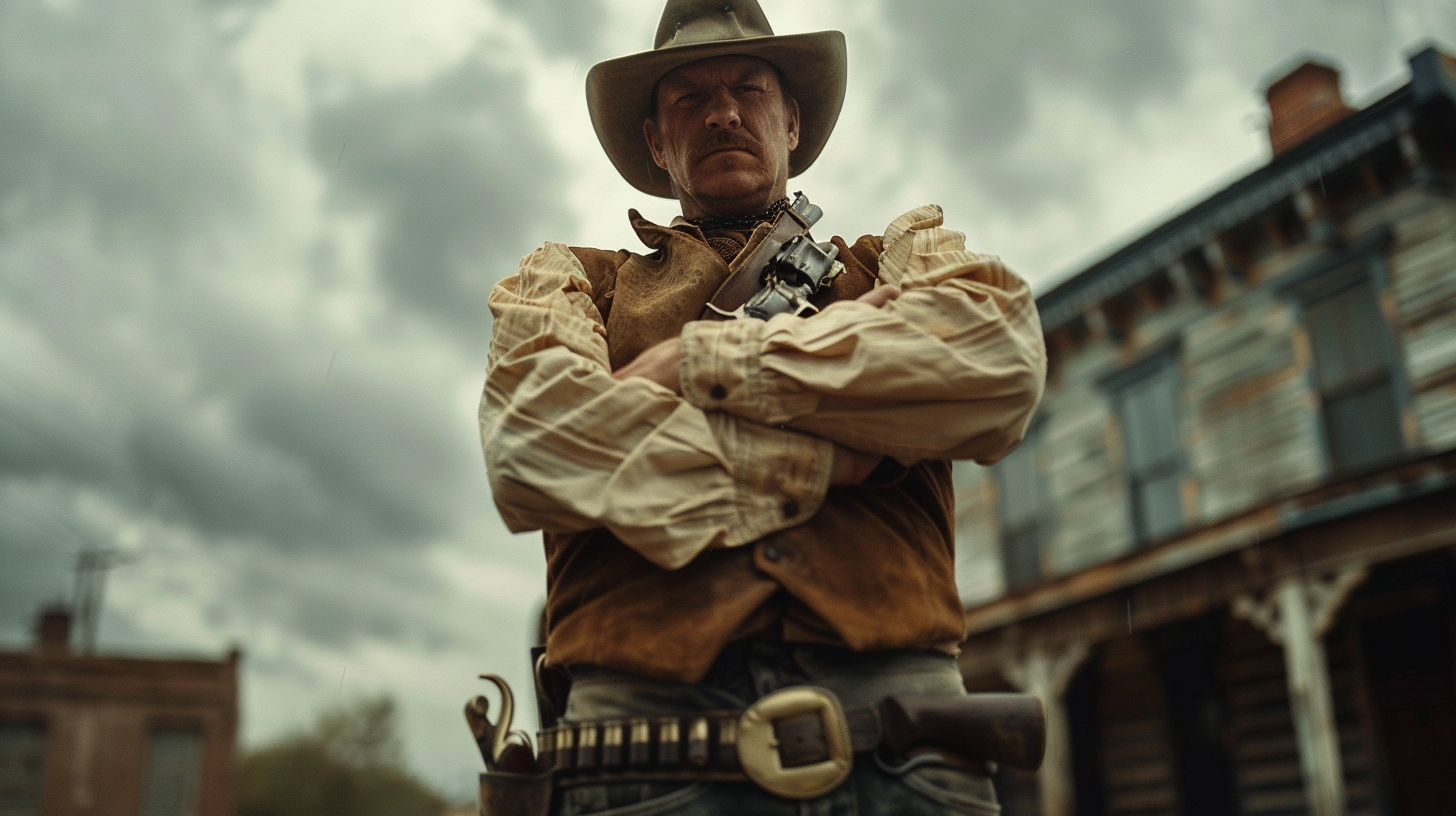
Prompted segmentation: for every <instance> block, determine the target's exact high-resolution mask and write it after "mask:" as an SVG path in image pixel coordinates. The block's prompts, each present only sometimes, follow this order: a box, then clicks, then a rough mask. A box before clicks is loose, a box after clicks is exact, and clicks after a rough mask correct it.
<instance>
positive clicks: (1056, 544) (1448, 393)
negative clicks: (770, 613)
mask: <svg viewBox="0 0 1456 816" xmlns="http://www.w3.org/2000/svg"><path fill="white" fill-rule="evenodd" d="M1346 226H1347V233H1348V234H1350V235H1358V234H1365V233H1367V232H1369V231H1371V230H1374V229H1377V228H1380V227H1381V226H1389V227H1390V228H1391V229H1392V230H1393V232H1394V236H1395V240H1394V243H1393V244H1392V246H1391V247H1390V250H1389V253H1388V255H1387V257H1386V266H1387V268H1388V270H1389V272H1390V287H1389V289H1388V290H1387V291H1386V293H1385V298H1386V302H1385V304H1384V306H1385V311H1386V314H1387V317H1388V318H1389V319H1390V320H1391V323H1392V326H1393V327H1394V329H1395V331H1396V337H1397V342H1398V345H1399V346H1400V349H1401V352H1402V356H1403V363H1404V366H1405V369H1406V370H1405V373H1404V375H1403V376H1404V379H1405V380H1406V383H1407V384H1408V385H1409V389H1410V401H1409V405H1408V406H1407V412H1406V420H1405V422H1406V426H1407V427H1406V435H1407V439H1408V441H1409V442H1410V444H1411V445H1412V447H1413V449H1415V450H1419V449H1426V450H1432V451H1434V450H1443V449H1447V448H1450V447H1451V446H1453V445H1456V203H1453V202H1452V200H1451V199H1450V198H1449V197H1444V196H1440V195H1435V194H1432V193H1430V192H1428V191H1426V190H1423V189H1420V188H1409V189H1406V190H1404V191H1401V192H1397V193H1394V194H1391V195H1388V196H1386V197H1385V198H1383V199H1381V200H1379V201H1377V202H1375V203H1373V204H1371V205H1369V206H1368V207H1366V208H1364V209H1363V210H1362V211H1361V212H1359V213H1358V215H1356V216H1353V217H1352V218H1351V220H1350V222H1349V223H1348V224H1347V225H1346ZM1317 254H1319V253H1318V252H1317V251H1315V252H1312V251H1311V248H1310V247H1309V246H1306V245H1302V244H1301V245H1294V246H1291V247H1288V248H1285V249H1279V250H1275V251H1274V252H1273V254H1271V255H1268V256H1266V257H1264V258H1262V259H1260V261H1259V262H1258V264H1257V265H1256V266H1255V268H1253V269H1251V270H1249V276H1248V281H1247V282H1240V281H1237V280H1229V281H1226V282H1225V285H1224V286H1223V288H1222V290H1221V292H1220V294H1219V300H1218V301H1217V302H1215V303H1212V304H1210V303H1206V302H1198V303H1192V302H1190V301H1189V299H1188V298H1189V296H1188V294H1187V293H1183V294H1182V295H1180V296H1179V297H1178V298H1175V301H1174V302H1173V303H1171V304H1169V305H1167V306H1165V307H1163V308H1161V309H1157V310H1152V311H1149V312H1145V313H1143V314H1140V315H1139V320H1140V322H1139V323H1138V324H1137V325H1136V326H1134V327H1133V328H1132V331H1131V335H1132V336H1131V337H1130V338H1129V339H1128V340H1127V341H1126V342H1123V343H1116V342H1114V341H1112V340H1110V339H1108V338H1106V337H1100V336H1094V337H1092V338H1091V339H1089V340H1088V341H1087V342H1086V343H1085V344H1084V345H1082V346H1081V347H1080V348H1079V349H1078V350H1077V351H1075V352H1074V353H1071V354H1069V355H1067V356H1066V357H1065V358H1064V359H1063V360H1062V362H1061V363H1060V365H1059V370H1058V371H1057V374H1056V377H1055V379H1054V380H1053V382H1051V383H1050V384H1049V386H1048V389H1047V394H1046V397H1045V399H1044V400H1043V405H1042V411H1041V413H1042V417H1043V420H1044V422H1045V425H1044V427H1043V430H1042V434H1041V441H1040V448H1041V464H1042V467H1043V475H1044V476H1045V482H1044V485H1045V487H1046V490H1047V497H1048V500H1049V503H1050V506H1051V514H1050V518H1049V535H1048V537H1047V539H1046V540H1045V542H1044V551H1043V563H1044V565H1045V566H1046V569H1047V575H1048V576H1049V577H1050V576H1054V575H1065V574H1069V573H1073V572H1076V571H1079V570H1081V569H1084V568H1086V567H1088V566H1092V565H1094V564H1098V563H1102V562H1105V561H1108V560H1111V559H1113V558H1116V557H1118V556H1121V555H1123V554H1125V553H1127V552H1128V551H1130V550H1131V549H1132V547H1133V541H1132V535H1131V529H1130V515H1129V508H1128V493H1127V487H1126V484H1125V480H1124V475H1123V461H1122V440H1121V433H1120V430H1119V428H1118V424H1117V421H1116V418H1115V417H1114V416H1113V414H1112V408H1111V405H1110V404H1109V400H1108V395H1107V393H1106V391H1105V389H1104V388H1103V386H1102V385H1101V383H1102V381H1103V380H1104V379H1105V378H1106V377H1107V376H1109V375H1111V374H1113V373H1115V372H1117V371H1119V370H1122V369H1123V368H1125V367H1126V366H1128V365H1130V364H1131V363H1133V362H1135V361H1137V360H1138V359H1140V358H1141V357H1142V356H1143V355H1144V354H1146V353H1147V352H1148V351H1149V350H1152V349H1156V348H1157V347H1159V346H1160V345H1161V344H1163V343H1165V342H1167V341H1168V340H1169V339H1170V338H1173V337H1175V336H1177V337H1179V338H1180V339H1181V352H1180V357H1179V366H1180V371H1181V374H1182V378H1183V388H1182V399H1183V403H1182V410H1183V416H1182V417H1181V426H1182V430H1183V439H1184V445H1185V450H1186V452H1187V463H1188V472H1187V475H1186V480H1185V498H1186V501H1185V505H1186V510H1187V511H1188V516H1189V520H1190V523H1191V524H1198V523H1207V522H1213V521H1216V520H1218V519H1221V518H1225V517H1227V516H1229V515H1231V514H1234V513H1238V512H1240V511H1243V510H1246V509H1248V508H1250V507H1253V506H1257V505H1259V504H1262V503H1264V502H1266V501H1269V500H1270V499H1272V498H1274V497H1277V496H1281V495H1287V494H1289V493H1291V492H1295V491H1298V490H1301V489H1304V488H1307V487H1310V486H1313V485H1314V484H1317V483H1318V482H1319V481H1320V480H1321V479H1323V478H1325V476H1326V475H1327V473H1328V466H1327V463H1326V462H1325V455H1324V450H1323V440H1322V434H1323V431H1322V428H1321V421H1320V416H1319V410H1320V408H1319V401H1318V398H1317V395H1316V394H1315V393H1314V392H1313V391H1312V389H1311V388H1310V383H1309V380H1308V369H1309V365H1310V351H1309V340H1308V337H1307V335H1306V333H1305V331H1304V328H1303V326H1302V325H1300V323H1299V319H1298V315H1297V313H1296V310H1295V309H1294V308H1293V306H1292V304H1291V302H1290V301H1289V300H1288V299H1287V298H1286V297H1283V296H1281V295H1279V294H1278V293H1277V292H1275V291H1274V288H1273V286H1271V285H1270V284H1275V283H1277V282H1278V279H1279V277H1280V274H1281V273H1282V272H1284V271H1287V270H1289V269H1291V268H1295V267H1298V266H1299V263H1297V262H1300V261H1308V260H1309V259H1310V258H1311V257H1313V256H1314V255H1317ZM995 509H996V508H995V504H994V502H992V503H989V504H988V503H986V502H984V501H980V500H978V499H976V498H975V497H974V496H972V498H971V499H970V500H969V501H968V502H967V504H966V505H965V506H963V507H962V508H960V510H959V511H958V512H959V513H960V514H961V515H963V516H964V515H966V514H970V513H991V514H993V515H994V513H995ZM961 529H962V533H963V535H962V537H961V542H962V543H961V544H960V546H962V547H964V548H967V549H970V550H974V551H975V554H974V555H973V556H972V558H971V561H972V562H974V563H975V565H976V567H975V568H976V569H988V568H991V565H990V564H989V562H987V561H986V560H985V559H986V558H988V557H991V555H993V554H996V553H998V552H999V550H998V549H997V546H998V545H997V542H996V541H995V540H994V538H995V532H994V527H993V526H991V525H987V524H982V523H964V522H963V523H962V525H961ZM968 588H970V589H971V590H972V592H970V593H969V594H968V596H967V597H968V598H974V599H975V600H976V601H981V600H989V599H990V598H991V597H994V596H992V595H990V594H989V593H990V592H992V591H993V582H985V581H972V582H970V583H969V584H968ZM996 591H998V592H999V590H996Z"/></svg>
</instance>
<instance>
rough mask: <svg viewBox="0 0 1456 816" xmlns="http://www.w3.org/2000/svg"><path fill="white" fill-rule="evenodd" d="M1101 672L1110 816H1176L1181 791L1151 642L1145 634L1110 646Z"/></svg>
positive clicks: (1104, 653)
mask: <svg viewBox="0 0 1456 816" xmlns="http://www.w3.org/2000/svg"><path fill="white" fill-rule="evenodd" d="M1098 670H1099V671H1100V673H1101V689H1100V693H1099V699H1098V709H1099V711H1098V714H1099V719H1100V721H1101V723H1102V734H1101V738H1102V745H1101V762H1102V772H1103V778H1104V779H1105V780H1106V789H1107V813H1108V816H1161V815H1162V814H1168V816H1173V814H1176V813H1177V812H1178V789H1177V783H1176V781H1175V775H1174V769H1173V752H1172V748H1171V746H1172V741H1171V740H1170V739H1169V735H1168V721H1167V714H1166V705H1165V702H1164V692H1163V680H1162V677H1161V675H1160V674H1159V673H1158V670H1157V667H1156V665H1155V664H1154V662H1153V658H1152V655H1151V654H1150V652H1149V650H1148V648H1147V645H1146V644H1145V643H1144V641H1143V639H1142V638H1140V637H1128V638H1121V639H1118V640H1115V641H1113V642H1111V643H1109V644H1107V646H1106V648H1104V649H1103V650H1102V652H1101V655H1100V657H1099V665H1098Z"/></svg>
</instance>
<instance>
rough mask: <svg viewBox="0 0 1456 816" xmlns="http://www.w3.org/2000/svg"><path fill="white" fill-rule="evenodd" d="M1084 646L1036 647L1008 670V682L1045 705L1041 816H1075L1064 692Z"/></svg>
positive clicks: (1039, 775) (1039, 788)
mask: <svg viewBox="0 0 1456 816" xmlns="http://www.w3.org/2000/svg"><path fill="white" fill-rule="evenodd" d="M1088 651H1089V649H1088V646H1087V644H1086V643H1074V644H1071V645H1069V646H1065V647H1063V648H1061V649H1060V650H1056V651H1053V650H1052V649H1050V648H1045V647H1042V648H1036V649H1033V650H1032V651H1030V652H1029V653H1027V654H1026V655H1025V656H1024V657H1023V658H1022V660H1021V661H1020V662H1019V663H1016V664H1013V665H1010V666H1008V667H1007V671H1006V674H1007V679H1009V680H1011V682H1012V683H1014V684H1015V685H1017V686H1019V687H1020V688H1021V690H1022V691H1024V692H1026V693H1027V694H1034V695H1036V696H1037V697H1040V698H1041V700H1042V704H1043V705H1045V706H1046V728H1047V734H1046V755H1045V757H1044V758H1043V759H1042V763H1041V768H1040V770H1038V771H1037V777H1036V781H1037V792H1038V794H1039V798H1040V799H1041V816H1075V814H1076V810H1077V801H1076V791H1075V789H1074V785H1073V780H1072V735H1071V728H1070V727H1069V724H1068V722H1067V703H1066V699H1065V698H1066V691H1067V684H1068V683H1070V682H1071V680H1072V675H1073V674H1075V673H1076V671H1077V667H1078V666H1080V665H1081V664H1082V661H1083V660H1085V659H1086V657H1087V653H1088Z"/></svg>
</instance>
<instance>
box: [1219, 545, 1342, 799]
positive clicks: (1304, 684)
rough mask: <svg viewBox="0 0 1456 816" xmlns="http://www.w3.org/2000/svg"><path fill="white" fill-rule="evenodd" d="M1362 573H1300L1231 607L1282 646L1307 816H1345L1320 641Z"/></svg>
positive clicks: (1335, 730)
mask: <svg viewBox="0 0 1456 816" xmlns="http://www.w3.org/2000/svg"><path fill="white" fill-rule="evenodd" d="M1367 572H1368V571H1367V569H1366V568H1365V567H1364V566H1351V567H1346V568H1345V569H1342V570H1340V571H1338V572H1335V573H1334V574H1332V575H1328V576H1325V577H1323V578H1320V579H1314V580H1311V579H1309V578H1306V577H1305V576H1304V575H1301V574H1294V575H1289V576H1286V577H1285V578H1284V579H1282V580H1281V581H1280V582H1279V584H1278V586H1277V587H1275V589H1274V592H1273V593H1272V594H1270V595H1269V596H1268V597H1266V598H1263V599H1256V598H1254V597H1251V596H1243V597H1240V598H1238V599H1237V600H1236V601H1235V603H1234V607H1233V611H1234V614H1235V615H1238V616H1239V617H1242V618H1244V619H1246V620H1248V621H1249V622H1250V623H1252V624H1254V625H1255V626H1257V627H1258V628H1259V629H1261V630H1262V631H1263V632H1264V633H1265V634H1266V635H1268V636H1269V639H1270V640H1273V641H1274V642H1275V643H1279V644H1281V645H1283V647H1284V672H1285V675H1286V677H1287V679H1288V683H1289V709H1290V714H1291V716H1292V718H1293V720H1294V737H1295V741H1296V743H1297V744H1298V747H1299V765H1300V770H1302V771H1303V772H1304V798H1305V801H1306V803H1307V804H1308V806H1309V813H1310V816H1345V772H1344V767H1343V762H1342V760H1341V758H1340V731H1339V728H1338V726H1337V725H1336V723H1335V705H1334V700H1333V698H1332V697H1331V695H1330V673H1329V664H1328V663H1327V662H1326V660H1325V647H1324V640H1323V638H1324V636H1325V633H1326V632H1328V631H1329V628H1330V626H1331V625H1332V624H1333V623H1334V620H1335V615H1336V613H1337V612H1339V609H1340V607H1341V606H1342V605H1343V604H1344V602H1345V599H1346V598H1348V597H1349V595H1350V593H1351V592H1352V591H1353V590H1354V589H1355V587H1356V586H1358V585H1359V584H1360V582H1361V581H1363V580H1365V576H1366V575H1367Z"/></svg>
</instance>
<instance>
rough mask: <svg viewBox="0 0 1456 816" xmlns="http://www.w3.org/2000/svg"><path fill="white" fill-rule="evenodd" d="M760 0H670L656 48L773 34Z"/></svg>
mask: <svg viewBox="0 0 1456 816" xmlns="http://www.w3.org/2000/svg"><path fill="white" fill-rule="evenodd" d="M772 36H773V28H772V27H770V26H769V24H768V17H766V16H764V13H763V9H762V8H760V7H759V5H758V0H668V3H667V7H666V8H664V9H663V10H662V20H661V22H659V23H658V24H657V38H656V40H654V41H653V44H652V47H653V49H654V50H660V49H663V48H677V47H681V46H684V45H696V44H698V43H705V42H722V41H723V40H742V39H746V38H749V37H772Z"/></svg>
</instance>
